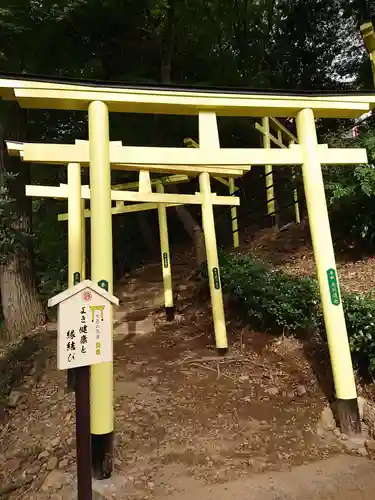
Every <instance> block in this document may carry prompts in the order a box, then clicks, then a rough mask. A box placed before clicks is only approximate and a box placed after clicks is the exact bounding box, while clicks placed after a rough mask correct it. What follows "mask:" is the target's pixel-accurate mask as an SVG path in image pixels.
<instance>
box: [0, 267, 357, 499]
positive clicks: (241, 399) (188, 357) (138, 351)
mask: <svg viewBox="0 0 375 500" xmlns="http://www.w3.org/2000/svg"><path fill="white" fill-rule="evenodd" d="M173 269H174V281H175V284H177V285H178V284H180V286H176V291H177V293H176V294H177V299H178V301H177V314H176V319H175V321H174V322H173V323H169V324H168V323H166V321H165V318H164V310H163V307H162V305H163V295H162V284H161V280H160V268H159V266H158V265H157V266H148V267H147V268H144V269H142V270H140V271H139V272H137V273H133V274H132V276H130V277H126V278H125V279H124V280H123V282H122V283H121V284H120V285H119V286H118V289H117V291H116V294H117V295H118V296H119V297H120V299H121V303H120V307H119V309H118V310H117V312H116V317H115V332H114V338H115V363H114V367H115V410H116V454H115V469H116V476H117V477H118V478H119V479H118V480H117V481H118V484H117V493H116V494H115V496H114V497H112V498H119V499H120V498H121V499H122V498H126V499H127V500H141V499H142V500H147V499H159V498H160V499H161V498H166V497H169V496H170V497H171V498H179V495H183V494H189V492H191V491H195V490H196V489H197V488H198V489H200V488H205V487H206V486H207V485H215V484H223V483H226V482H232V481H236V480H239V479H241V478H249V477H250V478H251V477H254V478H256V477H258V475H259V477H260V475H261V474H262V473H263V474H265V473H274V472H277V471H289V470H291V469H292V467H295V466H298V465H303V464H305V465H306V464H309V463H310V462H313V461H316V460H321V459H325V458H329V457H333V456H336V455H339V454H341V453H342V447H341V445H340V444H339V443H338V442H337V441H335V440H334V439H332V440H327V439H323V438H321V437H319V436H318V435H317V433H316V422H317V420H318V418H319V415H320V413H321V411H322V408H323V406H324V405H325V404H326V399H325V396H324V394H323V392H322V390H321V389H320V387H319V385H318V383H317V381H316V377H315V375H314V373H313V371H312V369H311V367H310V366H309V363H308V362H307V361H306V359H305V357H304V355H303V350H302V348H301V346H299V344H298V343H297V342H295V341H288V340H281V341H272V340H271V339H270V338H269V337H267V336H265V335H262V334H260V333H257V332H250V331H248V330H246V329H244V328H242V327H241V325H240V322H239V321H238V320H237V319H236V318H235V317H234V316H233V314H232V313H231V311H230V310H228V311H227V319H228V333H229V338H230V344H231V349H230V353H229V354H228V356H227V357H226V358H218V357H217V356H216V352H215V349H214V345H213V337H212V333H213V329H212V321H211V311H210V307H209V296H208V294H207V290H206V289H205V288H204V287H202V284H200V283H199V282H198V281H194V280H193V279H188V277H189V268H188V267H186V265H185V264H184V263H183V264H178V263H177V264H176V263H175V265H174V268H173ZM125 321H126V323H124V322H125ZM51 328H52V327H51ZM49 335H50V339H49V341H48V343H47V344H46V347H45V351H44V353H42V354H43V364H42V365H41V366H35V367H34V369H33V371H32V373H30V374H29V375H27V376H25V378H24V381H23V384H22V386H21V387H19V388H18V391H19V392H18V393H17V394H16V395H15V396H13V397H14V398H15V399H17V402H16V403H15V405H14V406H15V407H14V408H8V411H7V420H6V422H5V424H4V426H3V427H2V428H0V439H1V454H0V484H3V485H5V484H6V485H11V484H17V482H18V486H20V485H21V484H22V482H23V483H25V484H24V486H22V487H19V488H16V489H15V491H14V492H11V493H10V494H9V495H7V497H6V498H10V499H17V500H21V499H26V498H27V499H28V500H33V499H40V500H47V499H55V500H58V499H65V498H70V499H71V498H72V484H73V482H74V473H75V462H74V456H75V450H74V447H75V441H74V413H73V408H74V402H73V396H72V395H71V394H66V393H65V391H64V387H65V378H66V374H65V372H58V371H57V370H56V357H55V333H54V332H53V331H51V332H50V333H49ZM228 484H232V483H228ZM203 491H205V490H203ZM107 493H108V492H107ZM108 495H111V492H110V491H109V493H108ZM110 497H111V496H108V498H110ZM0 498H1V496H0ZM4 498H5V497H4ZM201 498H202V500H203V498H204V497H203V496H202V497H201ZM207 498H211V497H207ZM212 498H213V497H212ZM220 498H221V497H220ZM222 498H223V499H224V498H226V497H224V496H223V497H222ZM228 498H235V497H234V496H233V497H230V496H229V497H228ZM236 498H237V497H236ZM239 498H245V496H243V497H239ZM249 498H255V497H249ZM269 498H273V497H269ZM275 498H278V497H275ZM280 498H283V497H280ZM314 498H315V497H314ZM351 498H356V497H351ZM358 498H361V497H358Z"/></svg>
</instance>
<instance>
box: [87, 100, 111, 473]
mask: <svg viewBox="0 0 375 500" xmlns="http://www.w3.org/2000/svg"><path fill="white" fill-rule="evenodd" d="M89 149H90V191H91V280H92V281H93V282H94V283H97V284H98V285H99V286H100V287H102V288H104V289H105V290H107V291H108V292H110V293H112V289H113V263H112V261H113V257H112V212H111V210H112V202H111V166H110V157H109V116H108V107H107V105H106V104H105V103H104V102H101V101H93V102H91V103H90V105H89ZM110 325H111V330H110V332H108V335H110V336H111V341H113V331H112V321H110ZM90 407H91V444H92V469H93V475H94V477H95V478H97V479H105V478H108V477H110V476H111V473H112V468H113V463H112V462H113V460H112V457H113V421H114V415H113V363H112V362H110V363H99V364H97V365H92V366H91V379H90Z"/></svg>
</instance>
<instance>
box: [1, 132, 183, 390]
mask: <svg viewBox="0 0 375 500" xmlns="http://www.w3.org/2000/svg"><path fill="white" fill-rule="evenodd" d="M85 142H87V141H82V140H76V141H75V143H76V144H79V143H85ZM111 144H114V145H117V146H118V145H120V146H121V145H122V142H121V141H111ZM6 146H7V150H8V153H9V155H11V156H19V157H20V158H21V159H23V149H24V143H23V142H22V143H21V142H15V141H6ZM67 170H68V172H67V177H68V184H62V183H60V187H61V188H63V189H62V190H61V195H62V196H63V195H66V194H67V197H68V200H70V201H71V200H72V199H74V200H75V197H74V194H73V195H72V193H75V190H76V189H78V188H77V187H76V186H77V176H78V175H79V179H80V178H81V167H80V165H79V164H78V163H69V164H68V168H67ZM144 174H146V177H145V175H144ZM140 175H141V177H142V178H141V180H140V181H141V182H140V181H135V182H128V183H125V184H118V185H115V186H112V189H113V190H117V191H118V190H125V191H127V190H138V191H139V190H141V191H142V189H143V190H144V189H145V192H151V186H155V187H156V190H157V191H158V192H164V191H163V190H164V186H165V185H168V184H180V183H185V182H189V181H190V180H191V179H190V177H188V176H187V175H184V174H174V175H169V176H163V177H159V178H157V179H153V180H150V179H149V176H148V175H147V172H146V171H141V172H140ZM79 182H80V181H79ZM39 187H42V186H39ZM82 187H83V188H84V189H87V188H88V186H82ZM43 188H46V192H48V186H43ZM26 189H27V190H29V189H30V190H31V191H32V190H33V187H31V186H30V187H27V188H26ZM84 203H85V200H84V199H83V200H82V213H81V212H80V210H79V206H78V204H77V203H76V202H75V201H74V202H72V201H71V204H70V205H71V206H70V208H69V207H68V213H65V214H59V215H58V220H59V221H69V222H68V286H73V285H75V284H76V283H77V282H79V281H81V280H83V279H85V277H84V276H85V262H86V255H85V239H84V236H85V218H88V217H91V212H90V209H85V208H84ZM68 205H69V202H68ZM177 205H180V204H179V203H169V204H166V203H152V202H148V203H146V202H145V203H139V204H132V205H125V204H124V202H123V201H116V207H113V208H112V210H111V212H112V215H120V214H125V213H134V212H142V211H147V210H153V209H156V210H157V211H158V220H159V236H160V250H161V267H162V276H163V286H164V305H165V311H166V317H167V320H168V321H172V320H173V317H174V304H173V291H172V272H171V260H170V252H169V238H168V225H167V213H166V208H167V207H173V206H177ZM80 217H83V221H82V228H81V231H82V238H83V239H82V258H81V261H82V271H81V272H78V271H77V269H79V265H78V264H77V258H79V256H78V247H79V245H78V244H77V236H76V231H75V230H74V224H76V222H72V219H74V220H76V219H79V218H80ZM69 380H70V379H69ZM68 383H69V386H71V385H72V383H71V380H70V381H69V382H68Z"/></svg>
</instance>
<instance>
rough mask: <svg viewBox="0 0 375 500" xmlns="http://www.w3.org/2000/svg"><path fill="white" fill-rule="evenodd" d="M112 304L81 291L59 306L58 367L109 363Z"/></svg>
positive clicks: (89, 291) (86, 290)
mask: <svg viewBox="0 0 375 500" xmlns="http://www.w3.org/2000/svg"><path fill="white" fill-rule="evenodd" d="M111 308H112V306H111V304H110V303H109V301H108V300H107V299H105V298H103V297H101V296H100V295H99V294H98V293H96V292H95V291H93V290H90V289H84V290H83V291H81V292H80V293H77V294H74V295H72V296H70V297H68V298H67V299H66V300H65V301H63V302H61V303H60V304H59V312H58V368H59V369H67V368H76V367H78V366H87V365H91V364H96V363H102V362H107V361H111V360H112V334H111V333H112V330H111V320H112V314H111Z"/></svg>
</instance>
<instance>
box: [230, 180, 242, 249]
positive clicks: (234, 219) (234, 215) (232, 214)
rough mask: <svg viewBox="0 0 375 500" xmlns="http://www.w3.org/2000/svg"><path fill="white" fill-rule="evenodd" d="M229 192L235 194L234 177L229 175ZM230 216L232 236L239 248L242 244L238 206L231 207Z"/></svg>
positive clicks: (234, 246) (235, 246)
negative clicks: (239, 231)
mask: <svg viewBox="0 0 375 500" xmlns="http://www.w3.org/2000/svg"><path fill="white" fill-rule="evenodd" d="M228 181H229V194H230V195H234V193H235V187H234V179H233V177H229V179H228ZM230 217H231V221H232V237H233V248H238V247H239V246H240V238H239V233H238V218H237V207H235V206H233V207H231V209H230Z"/></svg>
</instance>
